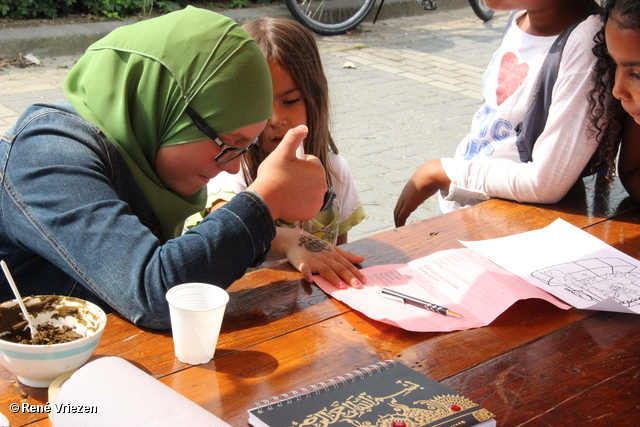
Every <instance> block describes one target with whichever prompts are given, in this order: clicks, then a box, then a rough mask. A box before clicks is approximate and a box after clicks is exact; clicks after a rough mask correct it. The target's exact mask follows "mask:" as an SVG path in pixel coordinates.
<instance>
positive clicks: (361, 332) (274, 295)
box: [0, 179, 640, 426]
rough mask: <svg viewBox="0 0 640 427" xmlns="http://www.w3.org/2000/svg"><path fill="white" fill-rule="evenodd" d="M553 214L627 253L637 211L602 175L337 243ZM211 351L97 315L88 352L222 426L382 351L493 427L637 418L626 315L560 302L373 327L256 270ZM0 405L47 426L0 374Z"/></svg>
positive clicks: (285, 275)
mask: <svg viewBox="0 0 640 427" xmlns="http://www.w3.org/2000/svg"><path fill="white" fill-rule="evenodd" d="M556 218H562V219H564V220H566V221H568V222H570V223H572V224H574V225H576V226H578V227H581V228H582V229H584V230H586V231H587V232H588V233H590V234H592V235H594V236H596V237H598V238H600V239H602V240H604V241H605V242H607V243H608V244H610V245H612V246H614V247H616V248H618V249H620V250H622V251H623V252H626V253H627V254H629V255H630V256H632V257H635V258H639V257H640V209H638V205H636V204H635V203H633V202H632V201H631V200H630V199H629V198H628V197H627V195H626V193H625V192H624V190H623V189H622V188H621V186H620V184H619V183H618V182H615V183H614V185H613V186H611V187H610V188H606V187H605V186H603V185H602V183H601V182H600V181H596V180H594V179H588V180H586V182H585V183H584V184H583V183H580V184H579V185H577V186H576V187H574V188H573V189H572V190H571V192H570V193H569V195H568V196H567V197H565V199H563V200H562V201H561V202H560V203H558V204H556V205H548V206H540V205H526V204H518V203H512V202H507V201H502V200H490V201H488V202H485V203H482V204H480V205H478V206H475V207H473V208H470V209H464V210H460V211H457V212H453V213H451V214H447V215H442V216H438V217H434V218H431V219H428V220H425V221H421V222H417V223H412V224H409V225H407V226H405V227H402V228H400V229H395V230H391V231H388V232H385V233H381V234H378V235H376V236H373V237H371V238H367V239H362V240H359V241H355V242H352V243H350V244H348V245H347V248H348V249H349V250H351V251H353V252H355V253H359V254H363V255H366V257H367V259H366V261H365V262H364V263H363V267H367V266H372V265H376V264H390V263H406V262H408V261H410V260H412V259H415V258H419V257H422V256H425V255H428V254H430V253H433V252H435V251H439V250H443V249H450V248H459V247H462V245H461V244H460V243H458V239H460V240H478V239H487V238H495V237H501V236H506V235H510V234H516V233H521V232H524V231H528V230H532V229H538V228H541V227H544V226H547V225H548V224H550V223H551V222H553V221H554V220H555V219H556ZM229 292H230V295H231V299H230V302H229V305H228V306H227V312H226V315H225V319H224V323H223V331H222V333H221V335H220V339H219V341H218V346H217V350H216V355H215V358H214V359H213V360H212V361H211V362H209V363H208V364H205V365H199V366H190V365H186V364H183V363H180V362H179V361H178V360H177V359H176V358H175V357H174V354H173V343H172V340H171V336H170V334H169V333H162V332H156V331H147V330H143V329H140V328H138V327H136V326H134V325H132V324H130V323H129V322H127V321H125V320H122V319H121V318H119V317H118V316H115V315H109V323H108V326H107V328H106V331H105V334H104V337H103V338H102V341H101V343H100V345H99V347H98V349H97V350H96V352H95V354H94V356H93V357H94V358H97V357H102V356H119V357H122V358H125V359H127V360H128V361H130V362H132V363H133V364H134V365H136V366H138V367H139V368H141V369H143V370H145V371H146V372H148V373H149V374H150V375H153V376H154V377H156V378H158V379H159V380H160V381H161V382H163V383H164V384H166V385H168V386H170V387H171V388H173V389H174V390H176V391H178V392H179V393H181V394H183V395H184V396H186V397H187V398H189V399H191V400H193V401H194V402H196V403H198V404H199V405H201V406H202V407H204V408H205V409H207V410H209V411H210V412H212V413H214V414H216V415H217V416H219V417H220V418H222V419H224V420H226V421H227V422H229V423H230V424H231V425H233V426H246V425H247V412H246V411H247V409H249V408H250V407H251V404H252V403H253V402H256V401H260V400H262V399H265V398H269V397H272V396H277V395H279V394H281V393H284V392H288V391H290V390H295V389H298V388H300V387H303V386H306V385H309V384H314V383H316V382H318V381H322V380H325V379H327V378H332V377H334V376H336V375H339V374H342V373H345V372H349V371H352V370H353V369H356V368H359V367H361V366H366V365H369V364H371V363H375V362H378V361H380V360H385V359H396V360H399V361H401V362H403V363H405V364H406V365H408V366H410V367H412V368H414V369H415V370H417V371H419V372H421V373H423V374H424V375H427V376H429V377H431V378H433V379H435V380H438V381H442V382H443V383H444V384H446V385H448V386H450V387H452V388H454V389H456V390H457V391H459V392H461V393H463V394H465V395H467V396H468V397H470V398H471V399H473V400H475V401H477V402H478V403H480V404H481V405H483V406H484V407H485V408H487V409H488V410H490V411H491V412H493V413H494V414H495V415H496V419H497V422H498V425H499V426H521V425H527V426H578V425H589V426H611V425H620V426H623V425H624V426H632V425H638V424H639V423H640V405H639V403H638V392H639V391H640V316H636V315H630V314H615V313H606V312H591V311H581V310H576V309H571V310H567V311H565V310H561V309H558V308H556V307H554V306H552V305H551V304H549V303H546V302H544V301H540V300H527V301H519V302H517V303H516V304H514V305H513V306H512V307H511V308H510V309H508V310H507V311H506V312H505V313H504V314H502V315H501V316H500V317H499V318H498V319H497V320H496V321H494V322H493V323H492V324H491V325H489V326H487V327H483V328H478V329H471V330H466V331H459V332H450V333H416V332H407V331H404V330H402V329H399V328H396V327H393V326H390V325H387V324H383V323H379V322H376V321H373V320H370V319H369V318H367V317H365V316H364V315H362V314H360V313H358V312H354V311H353V310H351V309H350V308H349V307H348V306H346V305H344V304H342V303H341V302H339V301H336V300H334V299H332V298H329V297H327V296H326V295H325V294H324V293H323V292H322V291H321V290H319V289H318V288H317V287H316V286H314V285H310V284H308V283H306V282H305V281H304V280H302V277H301V275H300V274H299V273H298V272H296V271H294V270H293V269H291V268H289V267H287V266H283V267H280V268H279V269H263V270H258V271H255V272H252V273H250V274H247V275H246V276H245V277H244V278H242V279H241V280H239V281H237V282H236V283H234V284H233V285H232V286H231V287H230V288H229ZM0 379H1V381H0V395H2V397H1V398H0V401H1V403H0V408H1V409H0V412H2V413H3V414H5V415H6V416H7V417H8V418H9V421H10V422H11V425H15V426H17V425H27V424H29V425H35V426H49V425H50V422H49V420H48V419H47V418H46V414H12V413H11V412H10V411H9V404H10V403H14V402H17V403H21V402H25V401H26V402H29V403H31V404H44V403H45V402H46V401H47V395H46V390H40V389H33V388H29V387H26V386H24V385H22V384H20V383H19V382H17V380H16V379H15V377H14V376H13V375H11V374H10V373H8V372H7V371H6V370H4V369H2V368H0Z"/></svg>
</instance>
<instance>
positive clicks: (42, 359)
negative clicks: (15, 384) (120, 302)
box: [0, 295, 107, 387]
mask: <svg viewBox="0 0 640 427" xmlns="http://www.w3.org/2000/svg"><path fill="white" fill-rule="evenodd" d="M23 301H24V303H25V306H26V307H27V310H28V311H29V313H30V314H31V316H32V318H33V323H34V324H35V325H36V329H38V331H41V332H42V335H44V340H43V341H36V342H33V341H31V332H30V330H29V326H28V325H27V322H26V321H25V320H24V318H23V317H22V314H21V311H20V307H19V305H18V302H17V301H16V300H11V301H6V302H4V303H2V304H0V364H2V365H3V366H4V367H5V368H6V369H7V370H8V371H10V372H12V373H14V374H15V375H16V376H17V377H18V380H19V381H20V382H21V383H23V384H25V385H28V386H31V387H48V386H49V384H50V383H51V382H52V381H53V380H54V379H55V378H56V377H58V376H59V375H61V374H63V373H65V372H68V371H72V370H74V369H77V368H79V367H80V366H82V365H83V364H84V363H85V362H86V361H87V360H89V358H90V357H91V355H92V354H93V351H94V350H95V348H96V347H97V345H98V342H99V341H100V338H101V337H102V333H103V332H104V328H105V326H106V323H107V317H106V314H105V313H104V311H103V310H102V309H101V308H100V307H98V306H96V305H95V304H92V303H90V302H88V301H85V300H81V299H78V298H72V297H65V296H59V295H41V296H31V297H26V298H24V299H23Z"/></svg>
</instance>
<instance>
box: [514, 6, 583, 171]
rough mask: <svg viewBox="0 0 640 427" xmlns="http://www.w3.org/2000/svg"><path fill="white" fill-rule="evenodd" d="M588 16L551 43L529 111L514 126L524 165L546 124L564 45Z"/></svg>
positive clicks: (529, 158) (519, 152)
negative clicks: (520, 121)
mask: <svg viewBox="0 0 640 427" xmlns="http://www.w3.org/2000/svg"><path fill="white" fill-rule="evenodd" d="M589 16H590V15H585V16H583V17H581V18H579V19H578V20H577V21H575V22H574V23H573V24H571V25H570V26H569V27H567V28H566V29H565V30H564V31H563V32H562V34H560V35H559V36H558V38H557V39H556V40H555V41H554V42H553V44H552V45H551V49H550V50H549V53H548V54H547V56H546V58H545V60H544V62H543V63H542V68H540V73H539V74H538V81H537V83H536V88H535V91H534V95H533V99H532V100H531V104H530V106H529V109H528V110H527V113H526V114H525V117H524V120H523V121H522V123H520V124H518V125H517V126H516V132H517V134H518V136H517V138H516V146H517V147H518V154H519V156H520V161H522V162H524V163H526V162H530V161H532V153H533V146H534V144H535V143H536V141H537V139H538V137H539V136H540V134H541V133H542V131H543V130H544V127H545V125H546V124H547V116H548V115H549V107H550V106H551V95H552V94H553V86H554V85H555V83H556V80H557V79H558V71H559V70H560V62H561V60H562V51H563V50H564V45H565V44H566V43H567V39H568V38H569V36H570V35H571V32H572V31H573V30H574V29H575V28H576V27H577V26H578V25H579V24H580V23H581V22H582V21H584V20H585V19H587V17H589Z"/></svg>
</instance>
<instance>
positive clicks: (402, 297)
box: [376, 287, 462, 318]
mask: <svg viewBox="0 0 640 427" xmlns="http://www.w3.org/2000/svg"><path fill="white" fill-rule="evenodd" d="M376 290H377V292H378V293H379V294H380V295H382V296H383V297H385V298H389V299H392V300H394V301H398V302H401V303H404V304H410V305H415V306H416V307H420V308H424V309H426V310H430V311H433V312H436V313H439V314H442V315H444V316H453V317H458V318H462V315H461V314H458V313H456V312H455V311H452V310H449V309H448V308H446V307H443V306H441V305H438V304H433V303H430V302H427V301H424V300H421V299H419V298H415V297H412V296H410V295H406V294H403V293H400V292H398V291H394V290H392V289H389V288H380V287H378V288H377V289H376Z"/></svg>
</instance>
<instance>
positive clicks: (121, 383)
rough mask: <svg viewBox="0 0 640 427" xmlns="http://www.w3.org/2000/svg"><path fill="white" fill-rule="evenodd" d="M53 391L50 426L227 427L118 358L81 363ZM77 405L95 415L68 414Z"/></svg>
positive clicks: (211, 415)
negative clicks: (80, 365) (80, 366)
mask: <svg viewBox="0 0 640 427" xmlns="http://www.w3.org/2000/svg"><path fill="white" fill-rule="evenodd" d="M54 384H55V382H54ZM54 384H52V387H54ZM52 391H53V393H52ZM53 394H55V390H52V389H50V390H49V396H50V401H49V402H50V406H51V413H50V414H49V415H50V416H51V421H52V424H53V426H54V427H75V426H77V427H86V426H91V427H101V426H104V427H113V426H119V427H127V426H131V427H143V426H153V427H165V426H166V427H169V426H171V427H173V426H190V427H200V426H202V427H205V426H206V427H231V426H230V425H229V424H227V423H225V422H224V421H222V420H221V419H220V418H218V417H216V416H215V415H213V414H212V413H210V412H208V411H206V410H204V409H203V408H202V407H200V406H198V405H197V404H195V403H194V402H192V401H190V400H189V399H187V398H186V397H184V396H182V395H181V394H179V393H177V392H176V391H174V390H172V389H171V388H170V387H167V386H166V385H164V384H162V383H161V382H160V381H157V380H156V379H154V378H153V377H151V376H149V375H148V374H147V373H145V372H144V371H142V370H140V369H138V368H136V367H135V366H133V365H132V364H130V363H129V362H127V361H126V360H124V359H121V358H119V357H103V358H100V359H97V360H95V361H93V362H91V363H88V364H86V365H85V366H83V367H82V368H80V369H78V370H77V371H76V372H74V373H73V375H71V377H69V379H67V380H66V381H64V382H63V383H62V385H61V386H60V389H59V390H57V394H55V396H54V395H53ZM52 400H53V401H52ZM78 408H83V409H89V410H90V411H93V410H94V409H95V413H77V412H76V413H70V410H72V409H78Z"/></svg>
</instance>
